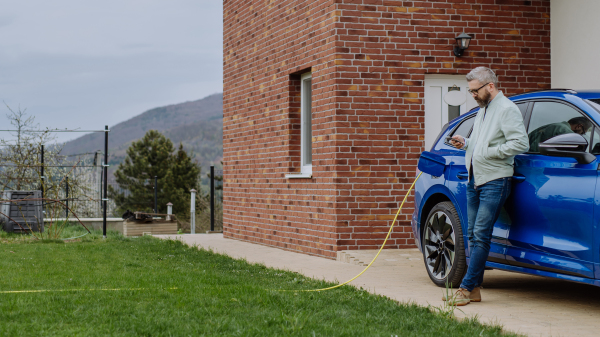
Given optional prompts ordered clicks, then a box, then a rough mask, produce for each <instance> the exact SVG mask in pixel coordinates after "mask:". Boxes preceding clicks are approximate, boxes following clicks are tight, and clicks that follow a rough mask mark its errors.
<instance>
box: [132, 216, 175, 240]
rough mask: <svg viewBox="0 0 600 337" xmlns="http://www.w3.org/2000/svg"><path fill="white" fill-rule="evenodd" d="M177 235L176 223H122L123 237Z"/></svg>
mask: <svg viewBox="0 0 600 337" xmlns="http://www.w3.org/2000/svg"><path fill="white" fill-rule="evenodd" d="M157 234H177V221H167V220H163V219H160V220H153V221H151V222H136V221H130V220H125V221H123V235H125V236H142V235H157Z"/></svg>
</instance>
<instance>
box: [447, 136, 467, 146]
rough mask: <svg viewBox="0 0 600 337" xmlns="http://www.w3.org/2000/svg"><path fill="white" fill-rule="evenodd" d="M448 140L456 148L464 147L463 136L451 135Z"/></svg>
mask: <svg viewBox="0 0 600 337" xmlns="http://www.w3.org/2000/svg"><path fill="white" fill-rule="evenodd" d="M449 142H450V144H451V145H452V146H454V147H455V148H457V149H462V148H463V147H465V138H464V137H463V136H460V135H456V136H453V137H452V138H450V139H449Z"/></svg>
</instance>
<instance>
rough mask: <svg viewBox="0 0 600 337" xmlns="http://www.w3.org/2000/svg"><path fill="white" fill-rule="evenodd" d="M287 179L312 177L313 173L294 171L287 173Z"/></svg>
mask: <svg viewBox="0 0 600 337" xmlns="http://www.w3.org/2000/svg"><path fill="white" fill-rule="evenodd" d="M285 178H286V179H298V178H312V173H294V174H286V175H285Z"/></svg>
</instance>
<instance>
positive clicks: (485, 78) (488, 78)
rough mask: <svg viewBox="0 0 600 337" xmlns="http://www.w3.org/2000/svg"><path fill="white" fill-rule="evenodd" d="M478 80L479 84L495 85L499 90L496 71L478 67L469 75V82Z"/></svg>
mask: <svg viewBox="0 0 600 337" xmlns="http://www.w3.org/2000/svg"><path fill="white" fill-rule="evenodd" d="M473 80H478V81H479V83H481V84H485V83H494V86H495V87H496V88H498V77H497V76H496V74H495V73H494V71H493V70H492V69H490V68H488V67H477V68H475V69H473V70H471V72H469V73H468V74H467V82H471V81H473Z"/></svg>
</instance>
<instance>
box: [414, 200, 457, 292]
mask: <svg viewBox="0 0 600 337" xmlns="http://www.w3.org/2000/svg"><path fill="white" fill-rule="evenodd" d="M421 243H422V246H423V258H424V260H425V268H426V269H427V273H428V274H429V278H431V281H433V283H435V284H436V285H437V286H439V287H445V286H446V284H448V286H449V287H454V288H457V287H458V286H459V285H460V282H461V281H462V278H463V276H464V274H465V272H466V270H467V264H466V259H465V248H464V247H465V246H464V244H463V234H462V227H461V225H460V219H459V218H458V213H457V212H456V208H454V205H452V203H451V202H449V201H445V202H440V203H439V204H437V205H435V206H434V207H433V208H432V209H431V211H430V212H429V215H428V216H427V221H426V222H425V225H424V226H423V231H422V240H421Z"/></svg>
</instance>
